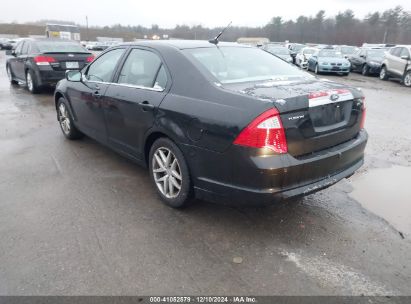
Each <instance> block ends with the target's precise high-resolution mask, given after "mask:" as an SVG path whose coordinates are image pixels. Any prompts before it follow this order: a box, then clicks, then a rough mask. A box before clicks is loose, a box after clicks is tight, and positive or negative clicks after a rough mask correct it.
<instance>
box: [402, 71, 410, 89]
mask: <svg viewBox="0 0 411 304" xmlns="http://www.w3.org/2000/svg"><path fill="white" fill-rule="evenodd" d="M402 81H403V83H404V85H405V86H406V87H408V88H411V71H408V72H406V73H405V75H404V78H403V80H402Z"/></svg>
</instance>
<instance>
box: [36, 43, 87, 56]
mask: <svg viewBox="0 0 411 304" xmlns="http://www.w3.org/2000/svg"><path fill="white" fill-rule="evenodd" d="M36 46H37V48H38V49H39V51H40V53H88V51H87V50H86V49H85V48H83V47H82V46H81V45H80V44H79V43H77V42H70V41H64V42H63V41H62V42H60V41H53V42H52V41H37V42H36Z"/></svg>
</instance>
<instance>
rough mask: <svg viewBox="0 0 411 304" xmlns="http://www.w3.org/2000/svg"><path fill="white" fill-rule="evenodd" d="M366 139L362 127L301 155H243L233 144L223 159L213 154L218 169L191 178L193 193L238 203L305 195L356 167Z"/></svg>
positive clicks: (331, 182)
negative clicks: (347, 138)
mask: <svg viewBox="0 0 411 304" xmlns="http://www.w3.org/2000/svg"><path fill="white" fill-rule="evenodd" d="M367 139H368V135H367V133H366V132H365V131H364V130H363V131H361V132H360V133H359V134H358V136H357V137H356V138H354V139H352V140H350V141H349V142H346V143H343V144H340V145H338V146H335V147H332V148H329V149H326V150H323V151H319V152H318V153H314V154H312V155H309V156H304V157H301V158H294V157H292V156H291V155H288V154H286V155H277V156H264V155H260V156H255V155H254V156H249V157H248V158H245V156H244V154H243V155H241V152H240V153H239V150H238V149H243V150H244V148H241V147H235V146H234V148H233V150H232V151H228V152H227V153H228V155H225V156H224V159H225V162H223V160H222V159H219V160H218V159H217V158H219V157H215V158H214V160H213V161H214V162H215V164H214V166H216V167H217V168H218V170H217V171H218V172H219V173H218V172H217V173H215V174H214V176H204V175H203V176H199V177H197V178H195V181H194V184H195V185H194V189H195V194H196V197H197V198H200V199H204V200H207V201H213V202H221V203H226V204H242V205H244V204H245V205H267V204H272V203H275V202H278V201H281V200H284V199H288V198H292V197H298V196H303V195H307V194H310V193H313V192H316V191H319V190H321V189H324V188H327V187H329V186H331V185H333V184H335V183H337V182H338V181H339V180H341V179H343V178H345V177H348V176H351V175H352V174H353V173H354V172H355V171H356V170H357V169H358V168H360V167H361V166H362V164H363V162H364V149H365V146H366V143H367ZM235 150H237V151H235ZM227 153H223V154H227ZM236 154H237V155H236ZM238 154H240V155H238ZM220 161H221V163H220ZM208 167H209V168H210V167H211V166H208ZM204 170H205V171H207V169H204ZM208 170H209V173H211V172H210V169H208ZM194 175H195V174H194ZM209 175H212V174H209Z"/></svg>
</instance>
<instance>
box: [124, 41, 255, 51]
mask: <svg viewBox="0 0 411 304" xmlns="http://www.w3.org/2000/svg"><path fill="white" fill-rule="evenodd" d="M119 45H120V46H147V47H156V46H169V47H173V48H177V49H194V48H211V47H216V46H215V45H214V44H212V43H210V42H208V41H207V40H141V41H134V42H128V43H120V44H119ZM217 46H219V47H221V46H232V47H244V48H250V47H251V46H248V45H243V44H239V43H236V42H219V43H218V45H217Z"/></svg>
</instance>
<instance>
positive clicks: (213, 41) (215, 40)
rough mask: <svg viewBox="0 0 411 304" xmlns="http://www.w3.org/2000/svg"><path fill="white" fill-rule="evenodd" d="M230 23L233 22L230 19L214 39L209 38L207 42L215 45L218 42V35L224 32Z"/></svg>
mask: <svg viewBox="0 0 411 304" xmlns="http://www.w3.org/2000/svg"><path fill="white" fill-rule="evenodd" d="M231 23H233V22H232V21H230V23H229V24H228V25H227V26H226V27H225V28H224V29H223V30H222V31H221V32H220V33H219V34H218V35H217V36H216V37H215V38H214V39H210V40H208V42H210V43H212V44H215V45H217V44H218V42H219V41H218V38H220V36H221V35H222V34H223V33H224V32H225V30H226V29H228V28H229V27H230V25H231Z"/></svg>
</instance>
